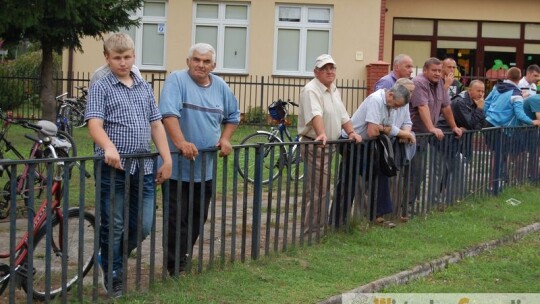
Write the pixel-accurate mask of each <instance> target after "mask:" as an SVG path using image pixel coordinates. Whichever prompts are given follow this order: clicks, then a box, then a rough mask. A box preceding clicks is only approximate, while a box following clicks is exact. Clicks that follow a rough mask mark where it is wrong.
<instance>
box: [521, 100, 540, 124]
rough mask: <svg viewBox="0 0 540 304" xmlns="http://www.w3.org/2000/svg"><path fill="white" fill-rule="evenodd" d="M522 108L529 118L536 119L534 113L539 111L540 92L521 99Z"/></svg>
mask: <svg viewBox="0 0 540 304" xmlns="http://www.w3.org/2000/svg"><path fill="white" fill-rule="evenodd" d="M523 110H524V111H525V114H527V116H529V118H530V119H532V120H536V113H537V112H540V94H536V95H532V96H531V97H529V98H527V99H525V100H524V101H523Z"/></svg>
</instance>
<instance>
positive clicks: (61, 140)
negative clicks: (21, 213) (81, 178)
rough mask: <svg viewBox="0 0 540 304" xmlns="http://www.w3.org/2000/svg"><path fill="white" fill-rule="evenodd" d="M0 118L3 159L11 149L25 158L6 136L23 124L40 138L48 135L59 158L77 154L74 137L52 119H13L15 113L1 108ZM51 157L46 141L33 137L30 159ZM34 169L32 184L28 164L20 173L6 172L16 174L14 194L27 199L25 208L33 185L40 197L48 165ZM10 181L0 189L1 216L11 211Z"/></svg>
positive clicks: (1, 171) (39, 165)
mask: <svg viewBox="0 0 540 304" xmlns="http://www.w3.org/2000/svg"><path fill="white" fill-rule="evenodd" d="M0 119H1V120H2V121H3V124H2V129H1V131H0V159H4V153H7V152H12V153H13V154H14V155H15V156H16V157H17V158H18V159H21V160H23V159H25V158H24V156H23V155H22V153H21V152H19V151H18V150H17V149H16V148H15V146H13V144H12V143H11V141H9V140H8V138H7V134H8V131H9V129H10V127H11V125H20V126H22V127H24V128H26V129H30V130H32V131H34V132H36V133H37V134H38V137H40V138H45V137H47V138H49V139H50V140H51V146H52V147H53V148H54V150H55V153H56V155H57V156H58V157H68V156H74V155H75V154H76V150H75V148H74V146H72V144H71V142H73V139H72V138H71V136H69V135H67V134H65V133H63V132H60V131H57V128H56V126H55V125H54V124H53V123H52V122H50V121H45V120H41V121H38V122H37V124H32V123H29V122H27V121H24V120H15V119H13V114H12V112H7V114H4V112H3V111H2V110H1V109H0ZM25 137H26V138H29V139H31V140H34V137H32V136H30V135H27V134H25ZM70 154H71V155H70ZM50 156H51V154H50V152H49V149H46V147H45V145H44V144H42V143H39V142H37V141H35V140H34V144H33V145H32V147H31V149H30V154H29V159H39V158H49V157H50ZM73 165H76V163H70V168H71V167H72V166H73ZM32 170H33V171H34V176H35V178H34V180H33V185H29V179H28V176H29V174H30V166H29V165H27V166H25V167H24V169H23V170H22V172H21V174H20V175H18V174H15V173H11V172H10V171H9V170H8V171H7V174H8V178H9V180H11V178H12V177H14V176H16V179H17V188H16V192H15V194H16V195H17V197H20V198H22V199H23V200H24V203H25V207H26V205H27V198H28V192H29V191H30V188H33V189H34V191H36V193H37V197H38V198H39V197H40V196H41V194H42V192H43V190H44V189H45V188H46V182H47V172H46V171H47V168H46V166H45V164H43V163H41V164H37V165H36V166H35V167H34V168H33V169H32ZM3 173H4V168H3V166H0V176H2V175H3ZM87 176H88V174H87ZM9 180H8V181H7V182H6V184H5V185H4V187H3V188H1V191H0V219H3V218H6V217H7V216H8V214H9V208H10V200H11V192H10V191H9V189H10V183H11V182H10V181H9Z"/></svg>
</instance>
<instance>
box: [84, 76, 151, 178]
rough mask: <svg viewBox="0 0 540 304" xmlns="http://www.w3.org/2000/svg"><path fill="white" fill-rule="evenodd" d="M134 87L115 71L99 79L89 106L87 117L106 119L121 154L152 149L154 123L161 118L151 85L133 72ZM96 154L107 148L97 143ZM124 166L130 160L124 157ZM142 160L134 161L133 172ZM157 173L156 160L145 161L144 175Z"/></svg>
mask: <svg viewBox="0 0 540 304" xmlns="http://www.w3.org/2000/svg"><path fill="white" fill-rule="evenodd" d="M131 76H132V77H133V86H132V87H131V88H128V87H127V86H125V85H124V84H123V83H122V82H120V81H119V80H118V78H116V76H115V75H114V74H113V73H109V74H107V75H106V76H105V77H103V78H101V79H100V80H99V81H97V82H96V83H95V84H94V85H93V86H92V87H91V88H90V94H89V99H88V103H87V105H86V113H85V120H88V119H92V118H97V119H101V120H103V128H104V130H105V133H107V135H108V136H109V138H110V140H111V141H112V142H113V144H114V145H115V146H116V149H117V150H118V153H120V154H133V153H149V152H152V150H151V147H150V143H151V140H152V137H151V127H150V123H151V122H153V121H156V120H160V119H161V114H160V113H159V111H158V109H157V106H156V103H155V100H154V95H153V92H152V89H151V87H150V85H149V84H148V83H147V82H145V81H144V80H142V79H141V78H139V77H138V76H136V75H135V74H133V73H131ZM94 150H95V155H98V156H103V155H104V151H103V149H101V147H99V146H97V145H96V146H95V149H94ZM121 163H122V166H123V167H124V169H126V170H128V168H126V167H125V164H126V160H125V158H121ZM137 167H138V162H137V160H136V159H134V160H133V164H132V165H131V168H129V173H130V174H135V172H136V171H137ZM151 173H153V160H152V159H145V160H144V174H151Z"/></svg>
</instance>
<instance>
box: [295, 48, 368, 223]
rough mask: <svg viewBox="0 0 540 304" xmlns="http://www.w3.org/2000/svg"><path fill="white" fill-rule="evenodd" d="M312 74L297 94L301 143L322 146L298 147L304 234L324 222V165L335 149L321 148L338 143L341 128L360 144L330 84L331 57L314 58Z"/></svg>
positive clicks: (333, 66) (326, 186) (326, 199)
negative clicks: (301, 164) (303, 171)
mask: <svg viewBox="0 0 540 304" xmlns="http://www.w3.org/2000/svg"><path fill="white" fill-rule="evenodd" d="M313 73H314V74H315V78H314V79H312V80H311V81H310V82H308V83H307V84H306V85H305V86H304V88H303V89H302V91H301V92H300V110H299V114H298V134H300V135H301V137H302V138H301V141H321V142H322V144H319V145H300V148H301V150H300V151H301V153H302V157H304V158H305V159H304V162H305V164H304V166H305V168H306V174H305V175H304V176H305V185H306V188H305V189H306V190H305V193H304V195H305V197H306V209H305V210H306V211H305V213H304V218H303V222H304V233H308V232H310V231H311V232H318V231H319V230H320V228H321V227H323V226H324V224H325V222H326V220H327V219H328V215H327V211H326V210H328V208H327V206H328V205H329V204H330V202H329V196H328V195H327V193H328V192H329V183H328V175H329V172H328V167H329V166H328V163H329V161H330V158H331V157H332V155H331V154H330V150H332V151H335V150H336V149H330V148H325V145H326V141H327V140H338V139H339V136H340V133H341V129H342V128H343V130H344V131H345V132H346V134H347V135H348V137H349V139H352V140H354V141H355V142H356V143H359V142H361V141H362V137H361V136H360V135H358V134H356V133H355V132H354V128H353V126H352V124H351V119H350V117H349V114H348V113H347V110H346V109H345V106H344V105H343V102H342V101H341V95H340V94H339V91H338V90H337V88H336V86H335V84H334V80H335V79H336V62H335V61H334V59H333V58H332V56H330V55H328V54H323V55H321V56H319V57H317V60H316V61H315V68H314V69H313ZM314 163H315V164H314ZM313 170H314V171H315V172H313Z"/></svg>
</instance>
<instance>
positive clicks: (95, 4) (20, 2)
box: [0, 0, 144, 121]
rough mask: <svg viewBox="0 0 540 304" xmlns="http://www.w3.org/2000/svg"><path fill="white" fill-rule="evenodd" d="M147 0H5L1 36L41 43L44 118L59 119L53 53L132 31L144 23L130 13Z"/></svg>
mask: <svg viewBox="0 0 540 304" xmlns="http://www.w3.org/2000/svg"><path fill="white" fill-rule="evenodd" d="M143 3H144V1H143V0H123V1H118V0H64V1H49V0H3V1H2V5H1V7H2V9H1V10H0V20H2V22H0V37H2V39H3V40H5V42H6V43H7V44H16V43H18V42H19V41H29V42H39V43H40V44H41V49H42V55H43V61H42V66H43V67H42V69H41V77H40V79H41V84H40V87H41V90H40V94H39V96H40V99H41V101H42V102H43V107H42V111H43V112H42V117H43V119H47V120H50V121H54V119H55V116H56V115H55V114H56V113H55V110H54V109H55V103H56V102H55V100H54V92H53V90H54V86H53V79H52V75H53V73H54V71H53V52H54V51H56V52H58V53H60V52H62V50H64V48H72V49H77V50H79V51H81V52H82V51H83V50H82V46H81V39H82V38H83V37H85V36H91V37H94V38H98V37H99V38H100V37H101V36H102V34H104V33H108V32H116V31H118V30H119V29H120V28H124V27H126V28H130V27H132V26H137V25H139V23H140V20H139V19H131V18H130V14H131V12H133V11H136V10H137V9H139V8H140V7H141V6H142V5H143Z"/></svg>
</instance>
